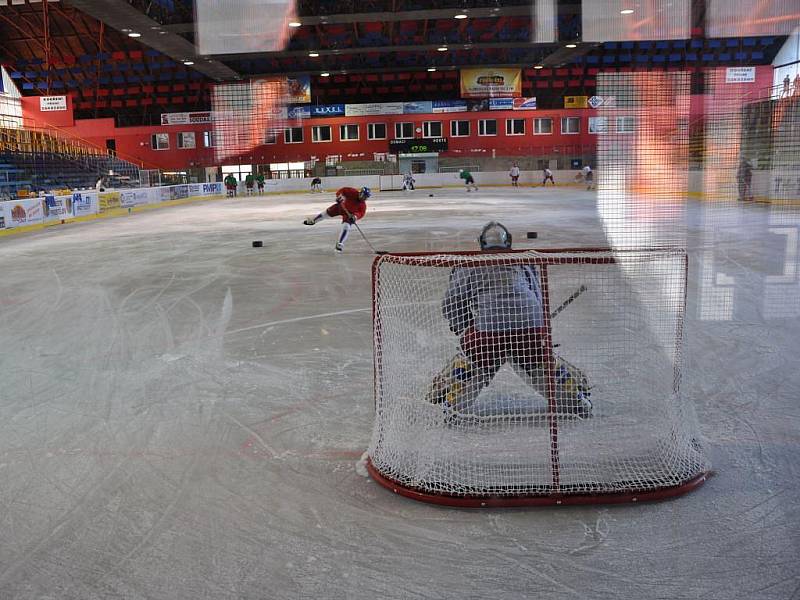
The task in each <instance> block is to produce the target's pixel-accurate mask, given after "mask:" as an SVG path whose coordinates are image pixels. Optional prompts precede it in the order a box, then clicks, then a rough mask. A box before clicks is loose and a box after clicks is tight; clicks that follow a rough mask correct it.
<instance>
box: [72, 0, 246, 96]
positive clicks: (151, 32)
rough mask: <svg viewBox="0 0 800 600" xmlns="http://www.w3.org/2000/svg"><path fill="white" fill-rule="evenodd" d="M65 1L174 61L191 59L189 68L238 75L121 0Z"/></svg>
mask: <svg viewBox="0 0 800 600" xmlns="http://www.w3.org/2000/svg"><path fill="white" fill-rule="evenodd" d="M68 4H69V5H71V6H73V7H75V8H76V9H78V10H80V11H81V12H84V13H86V14H87V15H89V16H91V17H94V18H95V19H97V20H99V21H102V22H103V23H105V24H106V25H107V26H109V27H111V28H113V29H116V30H117V31H122V32H125V33H128V32H136V33H139V34H141V37H138V38H137V41H138V42H140V43H142V44H144V45H145V46H149V47H150V48H153V49H154V50H158V51H159V52H161V53H162V54H164V55H166V56H169V57H170V58H172V59H173V60H175V61H176V62H179V63H181V62H184V61H186V60H191V61H193V62H194V65H192V66H191V68H193V69H194V70H196V71H198V72H200V73H202V74H203V75H205V76H207V77H210V78H211V79H214V80H216V81H226V80H231V79H236V78H238V77H239V74H238V73H237V72H236V71H234V70H233V69H231V68H230V67H229V66H227V65H226V64H224V63H222V62H219V61H217V60H213V59H210V58H204V57H198V56H197V55H196V54H195V47H194V44H192V43H191V42H189V41H188V40H186V39H184V38H182V37H181V36H179V35H176V34H174V33H170V32H168V31H164V27H163V26H162V25H161V24H160V23H158V22H157V21H154V20H153V19H151V18H150V17H148V16H147V15H144V14H142V13H141V12H140V11H138V10H136V8H134V7H132V6H131V5H129V4H128V3H127V2H125V1H124V0H69V2H68ZM162 31H164V32H163V33H162Z"/></svg>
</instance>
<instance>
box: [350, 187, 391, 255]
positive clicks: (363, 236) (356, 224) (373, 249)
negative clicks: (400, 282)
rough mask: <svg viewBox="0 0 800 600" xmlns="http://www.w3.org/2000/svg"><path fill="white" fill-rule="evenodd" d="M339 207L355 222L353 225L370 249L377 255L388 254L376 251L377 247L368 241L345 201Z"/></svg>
mask: <svg viewBox="0 0 800 600" xmlns="http://www.w3.org/2000/svg"><path fill="white" fill-rule="evenodd" d="M339 206H341V207H342V210H343V211H344V212H345V214H346V215H347V218H348V219H350V220H351V221H352V222H353V225H355V226H356V229H358V233H360V234H361V237H362V238H364V241H365V242H366V243H367V246H369V247H370V249H371V250H372V251H373V252H374V253H375V254H378V255H383V254H386V251H385V250H375V246H373V245H372V244H370V243H369V240H368V239H367V236H365V235H364V232H363V231H361V227H359V226H358V223H357V222H356V218H355V217H354V216H353V215H352V213H351V212H350V211H349V210H347V207H346V206H345V205H344V200H342V202H340V203H339Z"/></svg>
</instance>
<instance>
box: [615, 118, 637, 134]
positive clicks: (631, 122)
mask: <svg viewBox="0 0 800 600" xmlns="http://www.w3.org/2000/svg"><path fill="white" fill-rule="evenodd" d="M635 128H636V120H635V119H634V118H633V117H617V133H633V132H634V130H635Z"/></svg>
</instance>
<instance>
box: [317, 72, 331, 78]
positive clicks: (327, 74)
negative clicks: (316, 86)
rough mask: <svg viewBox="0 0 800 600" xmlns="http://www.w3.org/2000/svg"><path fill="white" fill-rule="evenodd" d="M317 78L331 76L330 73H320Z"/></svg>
mask: <svg viewBox="0 0 800 600" xmlns="http://www.w3.org/2000/svg"><path fill="white" fill-rule="evenodd" d="M319 76H320V77H330V76H331V74H330V73H320V74H319Z"/></svg>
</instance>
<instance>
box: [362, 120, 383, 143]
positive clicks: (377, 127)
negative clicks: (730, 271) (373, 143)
mask: <svg viewBox="0 0 800 600" xmlns="http://www.w3.org/2000/svg"><path fill="white" fill-rule="evenodd" d="M367 137H368V138H369V139H371V140H385V139H386V123H368V124H367Z"/></svg>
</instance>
